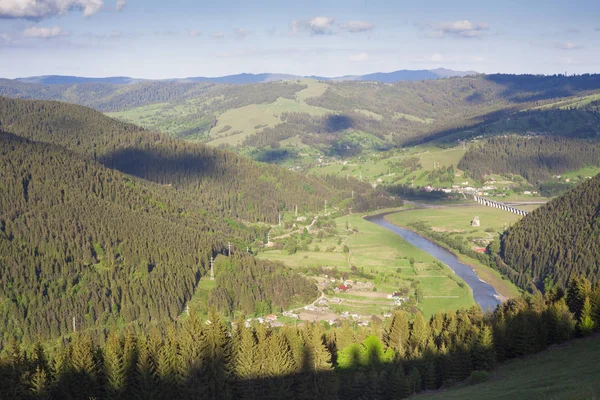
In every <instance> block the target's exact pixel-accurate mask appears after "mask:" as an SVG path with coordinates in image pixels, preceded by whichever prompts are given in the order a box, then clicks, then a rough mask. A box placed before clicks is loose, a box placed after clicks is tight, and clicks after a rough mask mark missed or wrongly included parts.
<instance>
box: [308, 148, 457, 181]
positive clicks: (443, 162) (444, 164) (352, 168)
mask: <svg viewBox="0 0 600 400" xmlns="http://www.w3.org/2000/svg"><path fill="white" fill-rule="evenodd" d="M465 152H466V149H463V147H462V146H457V147H453V148H449V149H443V148H439V147H436V146H416V147H413V148H411V149H407V150H395V151H393V152H390V153H388V154H387V156H381V155H377V156H375V155H362V156H359V157H356V158H354V159H350V160H345V161H339V162H333V163H330V164H328V165H324V166H315V167H313V168H311V169H310V171H309V172H310V173H313V174H315V175H340V176H346V175H349V176H353V177H355V178H357V179H362V180H364V181H368V182H375V183H378V184H413V185H414V186H417V187H418V186H427V185H432V186H434V187H450V186H452V185H453V184H459V183H463V181H464V180H465V179H464V178H463V177H462V175H463V173H462V171H460V170H459V169H458V168H457V167H456V165H457V164H458V162H459V161H460V159H461V158H462V156H463V155H464V153H465ZM409 159H410V160H414V161H418V164H419V166H418V167H417V168H416V169H414V170H413V169H411V168H408V167H403V165H402V164H403V162H404V161H407V160H409ZM451 166H452V167H453V169H454V173H452V178H451V180H443V181H440V179H439V178H438V177H433V176H432V177H430V174H431V173H432V172H433V171H435V170H438V171H439V170H440V169H441V168H444V169H447V168H449V167H451ZM445 175H446V176H447V174H445Z"/></svg>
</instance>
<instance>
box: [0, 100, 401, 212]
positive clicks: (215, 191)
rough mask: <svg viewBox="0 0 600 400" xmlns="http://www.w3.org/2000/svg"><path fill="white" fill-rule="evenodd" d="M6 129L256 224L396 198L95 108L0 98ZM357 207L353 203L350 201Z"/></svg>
mask: <svg viewBox="0 0 600 400" xmlns="http://www.w3.org/2000/svg"><path fill="white" fill-rule="evenodd" d="M0 129H3V130H4V131H6V132H10V133H14V134H16V135H19V136H22V137H26V138H29V139H32V140H36V141H41V142H47V143H52V144H57V145H60V146H63V147H65V148H67V149H70V150H72V151H75V152H78V153H81V154H83V155H85V156H87V157H88V158H89V159H93V160H96V161H98V162H100V163H101V164H103V165H105V166H106V167H109V168H113V169H117V170H119V171H121V172H125V173H127V174H131V175H135V176H138V177H140V178H143V179H147V180H149V181H152V182H155V183H158V184H161V185H171V186H173V188H174V189H176V190H178V191H186V192H188V193H189V194H190V195H193V196H195V199H196V202H197V206H198V207H201V208H202V209H205V210H208V211H211V212H214V213H217V214H219V215H226V216H227V217H230V218H234V219H235V218H237V219H242V220H245V221H250V222H270V223H273V222H276V221H277V217H278V214H279V212H281V211H285V210H292V209H294V208H295V207H296V206H298V210H299V211H301V212H309V211H315V210H320V209H321V208H322V206H323V204H324V201H325V200H327V201H328V202H329V203H330V204H335V203H338V202H341V201H342V200H344V199H345V198H350V197H351V194H352V191H354V192H355V193H360V194H361V195H362V197H361V200H362V201H364V199H366V198H373V199H379V200H378V202H379V203H381V202H382V199H385V200H388V203H389V205H392V204H394V201H395V200H393V199H389V196H385V195H384V194H383V193H379V194H375V193H376V192H374V190H373V189H372V188H371V187H370V185H368V184H367V183H360V182H358V181H357V180H355V179H344V180H341V179H337V178H333V177H331V178H327V179H326V180H321V179H318V178H315V177H311V176H305V175H301V174H298V173H295V172H291V171H288V170H286V169H283V168H280V167H276V166H271V165H267V164H259V163H256V162H254V161H251V160H248V159H246V158H244V157H240V156H238V155H236V154H233V153H230V152H227V151H224V150H220V149H215V148H211V147H208V146H205V145H201V144H191V143H186V142H183V141H181V140H178V139H172V138H168V137H165V136H164V135H161V134H158V133H153V132H148V131H145V130H142V129H140V128H139V127H137V126H135V125H131V124H126V123H122V122H119V121H116V120H114V119H111V118H108V117H106V116H104V115H103V114H101V113H99V112H96V111H93V110H91V109H89V108H85V107H81V106H76V105H71V104H65V103H59V102H48V101H24V100H18V99H8V98H0ZM347 205H348V207H352V204H351V202H349V203H347Z"/></svg>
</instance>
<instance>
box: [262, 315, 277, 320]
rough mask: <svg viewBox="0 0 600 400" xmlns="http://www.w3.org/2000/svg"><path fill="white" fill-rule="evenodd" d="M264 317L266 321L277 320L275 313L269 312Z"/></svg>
mask: <svg viewBox="0 0 600 400" xmlns="http://www.w3.org/2000/svg"><path fill="white" fill-rule="evenodd" d="M265 319H266V320H267V321H277V315H275V314H269V315H267V316H266V317H265Z"/></svg>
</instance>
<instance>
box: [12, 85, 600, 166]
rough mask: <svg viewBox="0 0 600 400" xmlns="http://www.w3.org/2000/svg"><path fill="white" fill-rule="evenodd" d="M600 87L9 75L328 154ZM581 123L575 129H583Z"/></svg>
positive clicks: (209, 137)
mask: <svg viewBox="0 0 600 400" xmlns="http://www.w3.org/2000/svg"><path fill="white" fill-rule="evenodd" d="M599 89H600V80H599V78H598V76H597V75H582V76H572V77H565V76H533V75H477V76H468V77H462V78H460V77H456V78H449V79H439V80H430V81H420V82H399V83H396V84H383V83H374V82H352V81H347V82H316V81H313V80H298V81H287V82H286V81H284V82H270V83H262V84H247V85H228V84H208V83H195V82H169V81H164V82H142V83H136V84H130V85H111V84H102V83H83V84H71V85H41V84H33V83H22V82H18V81H10V80H2V81H0V95H6V96H11V97H22V98H27V99H52V100H61V101H67V102H72V103H78V104H82V105H86V106H90V107H94V108H96V109H98V110H100V111H103V112H110V115H111V116H114V117H117V118H119V119H122V120H124V121H128V122H133V123H136V124H138V125H141V126H144V127H146V128H151V129H155V130H159V131H162V132H165V133H167V134H169V135H172V136H176V137H182V138H187V139H189V140H194V141H202V142H208V143H211V144H212V145H215V146H220V145H223V146H232V147H233V148H237V149H238V150H239V151H243V152H248V153H252V151H253V150H256V149H262V148H265V147H267V148H277V147H279V146H283V147H285V148H289V149H295V150H297V151H296V153H297V152H299V151H300V150H302V148H303V146H308V147H310V148H314V149H317V150H319V152H321V153H322V154H325V155H328V154H330V153H331V154H337V155H342V156H347V155H352V154H353V152H360V151H366V150H374V149H375V150H377V149H382V148H390V147H393V146H398V145H406V144H410V143H417V142H422V141H428V140H432V139H441V138H448V137H454V136H455V135H457V134H460V135H461V136H464V135H465V134H469V133H468V132H465V127H474V128H476V129H477V130H473V132H471V134H473V133H476V132H479V131H480V129H479V125H480V124H486V126H488V127H490V128H489V129H490V132H491V131H501V130H503V129H504V128H506V126H504V125H503V124H502V121H504V120H505V119H506V117H507V116H510V115H512V114H514V113H515V112H517V111H521V110H529V113H534V114H543V113H544V112H545V111H544V110H543V109H542V107H546V106H549V107H553V106H556V107H563V108H564V107H566V105H567V104H568V105H570V106H573V107H574V106H577V107H584V106H586V105H587V106H590V105H591V106H593V105H594V104H595V103H594V101H595V100H594V99H595V97H594V96H596V95H597V92H598V90H599ZM576 99H579V100H576ZM569 112H570V111H565V114H569ZM585 112H587V111H585V110H582V111H580V114H581V113H585ZM522 117H523V118H521V117H517V118H516V120H519V121H521V120H524V121H525V126H528V125H527V124H528V123H529V119H530V116H529V115H527V116H526V115H523V116H522ZM525 117H526V118H525ZM577 118H579V117H576V118H571V117H568V119H571V120H573V119H577ZM512 125H513V126H515V127H520V126H521V125H522V124H520V123H517V122H515V123H513V124H512ZM575 125H576V128H575V129H579V128H580V127H582V124H581V123H576V124H575ZM469 129H470V128H469ZM486 129H488V128H486ZM290 140H291V141H292V142H290ZM340 149H344V150H346V151H344V152H339V150H340ZM347 150H351V151H349V152H348V151H347ZM296 158H297V157H296ZM276 160H278V159H276ZM296 161H298V160H296Z"/></svg>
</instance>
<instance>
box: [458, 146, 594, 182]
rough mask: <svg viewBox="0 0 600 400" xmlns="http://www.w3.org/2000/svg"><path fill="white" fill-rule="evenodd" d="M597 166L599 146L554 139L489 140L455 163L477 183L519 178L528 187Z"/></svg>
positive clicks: (470, 150) (471, 149) (469, 151)
mask: <svg viewBox="0 0 600 400" xmlns="http://www.w3.org/2000/svg"><path fill="white" fill-rule="evenodd" d="M598 165H600V142H597V141H590V140H583V139H569V138H563V137H558V136H542V137H518V136H508V137H493V138H490V139H488V140H486V141H485V142H484V143H483V144H481V145H478V146H474V147H472V148H470V149H469V150H468V151H467V153H465V155H464V156H463V158H462V159H461V160H460V162H459V163H458V168H460V169H462V170H466V171H469V174H470V175H471V176H472V177H474V178H476V179H479V180H483V179H484V177H485V176H487V175H490V174H516V175H521V176H523V177H524V178H525V179H527V180H528V181H529V182H531V183H532V184H539V183H541V182H542V181H546V180H549V179H550V178H551V177H552V175H555V174H562V173H565V172H568V171H572V170H576V169H580V168H583V167H586V166H598Z"/></svg>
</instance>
